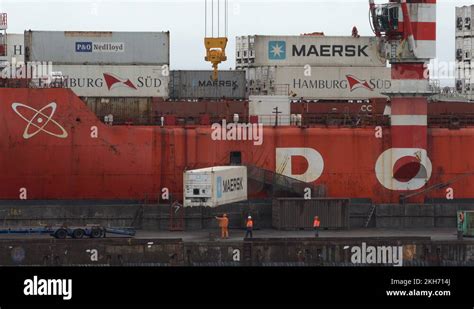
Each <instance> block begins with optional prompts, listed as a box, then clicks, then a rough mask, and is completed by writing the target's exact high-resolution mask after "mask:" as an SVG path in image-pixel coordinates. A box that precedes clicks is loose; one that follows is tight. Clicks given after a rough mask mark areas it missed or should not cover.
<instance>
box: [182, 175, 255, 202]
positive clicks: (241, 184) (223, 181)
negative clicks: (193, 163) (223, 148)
mask: <svg viewBox="0 0 474 309" xmlns="http://www.w3.org/2000/svg"><path fill="white" fill-rule="evenodd" d="M183 180H184V181H183V184H184V190H183V192H184V198H183V200H184V207H199V206H202V207H218V206H221V205H226V204H231V203H236V202H240V201H245V200H247V194H248V193H247V192H248V191H247V190H248V188H247V168H246V167H245V166H216V167H209V168H203V169H197V170H190V171H185V172H184V179H183Z"/></svg>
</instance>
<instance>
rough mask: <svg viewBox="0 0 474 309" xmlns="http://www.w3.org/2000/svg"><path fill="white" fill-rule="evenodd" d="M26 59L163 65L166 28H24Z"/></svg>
mask: <svg viewBox="0 0 474 309" xmlns="http://www.w3.org/2000/svg"><path fill="white" fill-rule="evenodd" d="M25 46H26V50H27V53H26V59H27V61H51V62H53V64H113V65H130V64H133V65H163V64H169V62H170V56H169V54H170V52H169V50H170V34H169V32H92V31H90V32H88V31H31V30H30V31H25Z"/></svg>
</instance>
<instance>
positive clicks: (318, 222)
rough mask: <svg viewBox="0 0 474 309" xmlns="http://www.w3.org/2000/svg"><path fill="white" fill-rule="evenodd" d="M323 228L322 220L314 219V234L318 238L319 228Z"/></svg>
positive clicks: (316, 217)
mask: <svg viewBox="0 0 474 309" xmlns="http://www.w3.org/2000/svg"><path fill="white" fill-rule="evenodd" d="M320 227H321V220H319V217H318V216H315V217H314V220H313V228H314V234H315V236H316V237H319V228H320Z"/></svg>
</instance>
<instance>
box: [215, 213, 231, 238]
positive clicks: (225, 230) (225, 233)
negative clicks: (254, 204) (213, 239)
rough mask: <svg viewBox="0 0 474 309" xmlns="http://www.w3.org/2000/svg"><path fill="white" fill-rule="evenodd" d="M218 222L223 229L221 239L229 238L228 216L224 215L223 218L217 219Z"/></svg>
mask: <svg viewBox="0 0 474 309" xmlns="http://www.w3.org/2000/svg"><path fill="white" fill-rule="evenodd" d="M216 219H217V221H219V227H220V228H221V238H222V239H225V238H229V218H227V214H224V215H223V216H222V217H221V218H220V217H216Z"/></svg>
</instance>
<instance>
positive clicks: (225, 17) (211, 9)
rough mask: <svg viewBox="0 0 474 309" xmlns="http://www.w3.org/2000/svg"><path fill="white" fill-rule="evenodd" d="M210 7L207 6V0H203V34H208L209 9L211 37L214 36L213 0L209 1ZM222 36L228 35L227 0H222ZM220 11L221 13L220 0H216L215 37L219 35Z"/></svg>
mask: <svg viewBox="0 0 474 309" xmlns="http://www.w3.org/2000/svg"><path fill="white" fill-rule="evenodd" d="M210 6H211V8H210V9H209V7H208V0H204V35H205V37H207V34H208V31H207V29H208V26H209V21H208V14H209V10H210V11H211V12H210V13H211V20H210V21H211V29H210V30H211V35H210V36H211V37H214V15H215V14H214V0H211V3H210ZM223 9H224V36H225V37H227V36H228V31H229V30H228V29H229V0H224V8H223ZM220 13H221V6H220V0H217V37H220V35H221V19H220Z"/></svg>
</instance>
